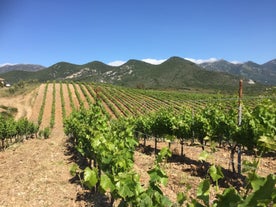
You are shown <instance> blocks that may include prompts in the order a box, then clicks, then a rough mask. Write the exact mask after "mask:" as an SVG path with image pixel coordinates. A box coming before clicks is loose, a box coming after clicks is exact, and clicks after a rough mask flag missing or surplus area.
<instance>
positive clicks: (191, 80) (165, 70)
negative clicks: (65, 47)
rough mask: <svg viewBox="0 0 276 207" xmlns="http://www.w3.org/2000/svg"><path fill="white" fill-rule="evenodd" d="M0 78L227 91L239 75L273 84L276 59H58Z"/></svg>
mask: <svg viewBox="0 0 276 207" xmlns="http://www.w3.org/2000/svg"><path fill="white" fill-rule="evenodd" d="M42 67H43V66H42ZM0 69H1V68H0ZM1 77H2V78H4V79H6V80H7V81H9V82H10V83H14V82H17V81H19V80H34V79H36V80H38V81H41V82H45V81H48V80H50V81H51V80H57V81H59V80H79V81H94V82H101V83H110V84H116V85H122V86H128V87H139V88H154V89H159V88H162V89H164V88H166V89H169V88H172V89H188V90H190V89H215V90H231V89H233V88H236V87H237V83H238V81H239V79H240V78H243V79H244V80H245V81H244V83H245V84H246V85H248V86H249V87H253V86H252V84H249V83H253V82H255V84H254V85H255V86H259V83H263V84H270V85H276V78H275V77H276V60H272V61H270V62H267V63H265V64H263V65H258V64H256V63H253V62H246V63H243V64H232V63H230V62H227V61H225V60H220V61H216V62H212V63H202V64H200V65H197V64H195V63H193V62H190V61H188V60H185V59H183V58H180V57H171V58H169V59H168V60H166V61H165V62H163V63H161V64H159V65H153V64H149V63H146V62H143V61H139V60H129V61H128V62H126V63H125V64H123V65H121V66H110V65H107V64H104V63H102V62H99V61H93V62H89V63H87V64H83V65H76V64H71V63H67V62H59V63H56V64H54V65H52V66H50V67H48V68H44V69H43V68H42V69H41V70H38V71H35V72H33V71H22V70H21V71H18V70H13V71H10V72H6V73H3V74H1ZM250 79H251V80H250ZM249 80H250V81H249Z"/></svg>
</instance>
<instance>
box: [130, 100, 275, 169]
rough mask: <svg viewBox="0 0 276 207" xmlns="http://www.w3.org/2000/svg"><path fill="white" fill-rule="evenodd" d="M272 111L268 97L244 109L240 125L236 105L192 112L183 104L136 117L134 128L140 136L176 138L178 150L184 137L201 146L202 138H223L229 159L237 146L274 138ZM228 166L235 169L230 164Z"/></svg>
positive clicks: (258, 144)
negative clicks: (229, 155)
mask: <svg viewBox="0 0 276 207" xmlns="http://www.w3.org/2000/svg"><path fill="white" fill-rule="evenodd" d="M275 114H276V105H275V103H273V102H272V101H269V100H268V101H265V102H263V103H260V104H258V105H256V106H255V107H254V108H251V109H244V114H243V119H242V125H241V126H238V124H237V118H238V111H237V110H236V108H235V107H231V108H228V107H225V106H224V105H222V104H217V105H216V106H214V105H208V106H207V107H205V108H203V109H201V110H198V111H197V112H196V113H195V112H194V111H193V110H191V109H189V108H184V109H182V110H181V112H175V111H173V110H162V111H158V112H156V113H152V114H149V115H144V116H141V117H139V118H137V119H136V123H135V131H136V133H137V135H138V136H141V137H143V138H144V139H145V138H146V137H150V136H154V137H157V138H158V137H167V139H168V138H169V139H175V138H176V139H179V140H180V143H181V145H182V149H181V152H182V153H181V154H183V144H184V140H191V141H194V139H197V140H198V141H199V142H200V143H201V144H202V147H203V149H204V142H205V141H209V142H217V143H220V144H221V143H222V142H224V143H226V144H228V147H229V148H230V149H231V150H230V153H231V157H232V159H233V157H234V156H233V154H234V153H235V152H236V150H237V147H238V146H243V147H244V148H245V149H247V150H253V149H255V148H257V147H263V142H266V143H267V142H269V143H273V142H275V141H276V127H275V126H276V120H275ZM144 135H147V136H144ZM232 163H234V161H233V160H232ZM238 165H240V163H238ZM232 170H233V171H234V172H235V167H234V164H232Z"/></svg>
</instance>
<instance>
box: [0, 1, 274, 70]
mask: <svg viewBox="0 0 276 207" xmlns="http://www.w3.org/2000/svg"><path fill="white" fill-rule="evenodd" d="M275 10H276V1H275V0H132V1H131V0H116V1H115V0H0V65H2V64H5V63H34V64H41V65H44V66H50V65H52V64H55V63H57V62H59V61H67V62H71V63H75V64H84V63H87V62H90V61H94V60H99V61H102V62H104V63H108V64H109V63H111V62H114V61H127V60H129V59H139V60H145V59H150V61H154V60H155V61H157V62H156V63H158V62H160V60H165V59H167V58H169V57H171V56H179V57H182V58H190V59H194V61H196V60H199V59H201V60H207V59H210V58H215V59H226V60H228V61H240V62H243V61H247V60H252V61H254V62H256V63H259V64H262V63H265V62H267V61H269V60H272V59H275V58H276V12H275Z"/></svg>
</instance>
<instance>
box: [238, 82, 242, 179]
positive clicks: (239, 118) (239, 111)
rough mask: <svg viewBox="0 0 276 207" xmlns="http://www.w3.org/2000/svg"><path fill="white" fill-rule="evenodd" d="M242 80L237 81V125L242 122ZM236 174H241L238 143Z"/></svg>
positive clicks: (239, 146)
mask: <svg viewBox="0 0 276 207" xmlns="http://www.w3.org/2000/svg"><path fill="white" fill-rule="evenodd" d="M241 100H242V80H240V83H239V101H238V104H239V109H238V126H239V127H240V126H241V123H242V104H241ZM238 174H241V145H240V144H239V145H238Z"/></svg>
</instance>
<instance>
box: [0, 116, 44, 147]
mask: <svg viewBox="0 0 276 207" xmlns="http://www.w3.org/2000/svg"><path fill="white" fill-rule="evenodd" d="M38 130H39V126H38V125H36V124H34V123H32V122H29V121H28V120H27V119H25V118H22V119H19V120H18V121H15V120H14V119H13V118H5V117H3V116H1V115H0V140H1V145H0V150H1V149H5V148H6V147H8V146H9V145H11V144H13V143H16V142H19V141H22V140H23V139H28V138H32V137H34V136H37V133H38Z"/></svg>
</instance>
